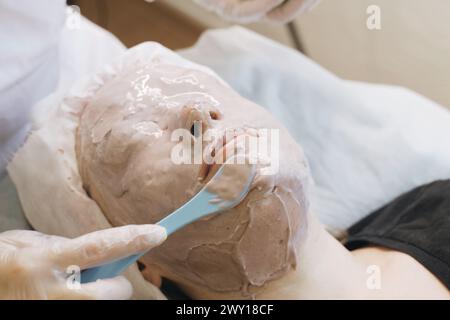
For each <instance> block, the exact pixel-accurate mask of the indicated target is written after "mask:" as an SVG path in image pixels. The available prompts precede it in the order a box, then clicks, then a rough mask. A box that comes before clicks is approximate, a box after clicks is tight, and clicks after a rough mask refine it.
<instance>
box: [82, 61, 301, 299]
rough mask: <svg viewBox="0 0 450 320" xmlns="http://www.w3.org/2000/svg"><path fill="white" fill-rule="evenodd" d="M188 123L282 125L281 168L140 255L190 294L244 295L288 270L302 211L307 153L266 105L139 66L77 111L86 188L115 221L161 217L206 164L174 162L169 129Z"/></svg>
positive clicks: (188, 75) (209, 80) (198, 77)
mask: <svg viewBox="0 0 450 320" xmlns="http://www.w3.org/2000/svg"><path fill="white" fill-rule="evenodd" d="M195 121H201V123H202V126H203V130H204V131H207V130H209V129H214V130H217V131H218V132H224V130H229V129H236V130H241V132H244V133H248V132H253V131H254V130H255V129H260V128H265V129H279V150H277V151H279V170H278V172H277V173H276V174H274V175H262V174H261V168H259V169H258V170H259V171H258V172H259V174H257V176H256V178H255V180H254V182H253V184H252V187H251V191H250V192H249V194H248V195H247V197H246V198H245V199H244V200H243V201H242V202H241V203H240V204H239V205H238V206H237V207H235V208H233V209H231V210H228V211H226V212H223V213H221V214H218V215H215V216H213V217H212V218H208V219H203V220H199V221H197V222H195V223H192V224H190V225H188V226H186V227H184V228H183V229H180V230H179V231H177V232H175V233H174V234H172V235H170V237H169V238H168V239H167V240H166V242H165V243H164V244H163V245H161V246H160V247H158V248H155V249H153V250H152V251H151V252H149V253H148V254H146V255H145V256H144V257H143V259H142V261H143V262H144V263H145V264H146V265H154V267H155V268H157V269H158V270H160V273H161V275H162V276H164V277H167V278H169V279H172V280H174V281H175V282H177V283H179V284H180V285H181V286H182V287H184V288H187V291H189V288H191V287H197V288H202V289H204V290H207V291H211V292H222V293H231V294H239V295H242V296H249V295H251V294H253V293H254V292H258V290H261V289H262V288H264V284H266V283H267V282H268V281H270V280H273V279H276V278H279V277H281V276H283V275H284V274H285V273H286V272H288V271H289V270H291V269H292V268H295V266H296V265H297V263H298V259H300V258H301V257H298V247H299V241H301V238H302V236H303V234H304V232H305V231H304V229H305V224H306V220H305V218H306V213H307V210H308V203H307V198H308V197H307V192H308V183H309V170H308V165H307V162H306V159H305V157H304V154H303V152H302V150H301V148H300V146H298V144H297V143H296V142H294V140H293V139H292V138H291V136H290V135H289V134H288V133H287V131H286V130H285V129H284V128H283V127H282V126H281V125H280V124H279V123H278V122H277V121H275V120H274V119H273V117H272V116H271V115H270V114H269V113H268V112H266V111H265V110H264V109H263V108H261V107H259V106H257V105H255V104H254V103H252V102H250V101H248V100H246V99H244V98H242V97H241V96H239V95H238V94H237V93H235V92H234V91H233V90H232V89H231V88H229V87H228V86H226V85H225V84H223V83H222V82H221V81H220V80H219V79H217V78H216V77H214V76H213V75H209V74H206V73H203V72H201V71H197V70H191V69H186V68H181V67H176V66H173V65H168V64H163V63H157V62H155V63H152V62H148V63H146V64H136V65H135V66H133V67H130V68H128V69H127V70H126V71H123V72H121V73H120V74H118V75H117V76H115V77H114V78H113V79H111V80H110V81H108V82H107V83H105V84H104V85H103V87H102V88H101V89H100V90H99V91H98V92H97V93H96V95H95V96H94V97H93V98H92V99H91V100H90V101H89V102H88V103H87V104H86V105H85V107H84V110H83V112H82V114H81V115H80V122H79V127H78V130H77V137H76V153H77V161H78V166H79V170H80V174H81V177H82V180H83V185H84V187H85V189H86V191H87V192H88V193H89V195H90V196H91V198H92V199H94V200H95V201H96V202H97V203H98V205H99V206H100V207H101V209H102V211H103V212H104V214H105V216H106V217H107V219H108V220H109V221H110V222H111V224H112V225H114V226H119V225H125V224H144V223H155V222H158V221H159V220H160V219H162V218H163V217H165V216H166V215H168V214H170V213H171V212H172V211H174V210H175V209H177V208H179V207H180V206H181V205H183V204H184V203H185V202H186V201H188V200H189V199H190V198H191V197H192V196H193V195H194V194H195V193H196V192H198V191H199V190H200V189H201V188H202V187H203V186H204V183H205V179H203V178H204V175H205V166H204V165H201V164H175V163H174V162H173V161H172V160H171V151H172V149H173V148H174V146H175V145H176V144H177V143H178V142H176V141H172V139H171V134H172V132H173V131H174V130H175V129H179V128H186V129H187V130H190V128H191V127H192V125H193V123H194V122H195ZM252 130H253V131H252ZM192 139H194V137H192ZM207 148H208V145H205V146H204V150H207ZM193 295H194V297H195V294H193ZM196 298H202V297H196Z"/></svg>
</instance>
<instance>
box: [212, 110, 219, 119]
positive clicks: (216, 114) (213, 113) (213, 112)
mask: <svg viewBox="0 0 450 320" xmlns="http://www.w3.org/2000/svg"><path fill="white" fill-rule="evenodd" d="M209 116H210V117H211V119H213V120H219V118H220V116H219V114H218V113H217V112H215V111H210V112H209Z"/></svg>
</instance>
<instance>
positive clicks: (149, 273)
mask: <svg viewBox="0 0 450 320" xmlns="http://www.w3.org/2000/svg"><path fill="white" fill-rule="evenodd" d="M138 267H139V271H140V272H141V274H142V276H143V277H144V279H145V280H147V281H148V282H150V283H152V284H153V285H155V286H156V287H158V288H160V287H161V284H162V277H161V273H160V272H159V270H158V268H157V267H156V266H154V265H150V264H145V263H144V262H142V261H141V260H139V261H138Z"/></svg>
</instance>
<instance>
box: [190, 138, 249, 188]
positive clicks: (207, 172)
mask: <svg viewBox="0 0 450 320" xmlns="http://www.w3.org/2000/svg"><path fill="white" fill-rule="evenodd" d="M245 135H248V133H241V134H238V135H235V136H233V138H232V139H229V140H228V141H227V140H226V135H225V134H223V135H222V137H221V138H219V139H217V140H216V141H215V142H212V143H211V144H208V145H207V146H206V147H205V149H204V150H203V154H202V155H203V156H204V155H205V152H210V154H209V156H211V157H212V158H213V159H214V158H215V157H217V154H221V153H224V157H223V162H226V161H228V159H229V158H231V157H232V156H234V155H235V154H234V152H233V153H232V154H229V155H227V153H226V150H227V149H228V148H227V147H228V146H229V145H230V144H232V143H233V144H234V143H235V141H236V140H237V139H238V138H239V137H241V136H245ZM217 151H218V152H217ZM216 152H217V153H216ZM222 164H223V163H216V160H214V161H213V162H212V163H211V164H208V163H206V162H205V161H203V157H202V164H201V166H200V169H199V173H198V180H199V181H201V182H202V183H203V184H206V183H208V181H209V180H211V178H212V177H213V176H214V174H215V173H216V172H217V170H219V168H220V167H221V166H222Z"/></svg>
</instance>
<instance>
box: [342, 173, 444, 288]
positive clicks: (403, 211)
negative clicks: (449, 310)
mask: <svg viewBox="0 0 450 320" xmlns="http://www.w3.org/2000/svg"><path fill="white" fill-rule="evenodd" d="M348 235H349V236H348V239H347V240H346V243H345V246H346V247H347V248H348V249H349V250H354V249H358V248H362V247H367V246H371V245H377V246H381V247H386V248H390V249H394V250H397V251H400V252H403V253H406V254H408V255H410V256H411V257H413V258H415V259H416V260H417V261H419V262H420V263H421V264H422V265H423V266H424V267H425V268H427V269H428V270H429V271H430V272H431V273H433V274H434V275H435V276H436V277H437V278H439V279H440V280H441V281H442V282H443V283H444V285H445V286H447V289H449V290H450V180H445V181H437V182H433V183H431V184H428V185H425V186H422V187H419V188H416V189H414V190H412V191H410V192H408V193H406V194H403V195H402V196H400V197H398V198H397V199H395V200H394V201H392V202H391V203H389V204H387V205H386V206H384V207H382V208H381V209H379V210H377V211H375V212H374V213H372V214H370V215H369V216H367V217H366V218H364V219H362V220H361V221H360V222H358V223H357V224H355V225H354V226H352V227H351V228H350V229H349V230H348Z"/></svg>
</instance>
